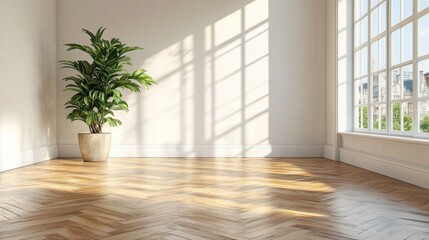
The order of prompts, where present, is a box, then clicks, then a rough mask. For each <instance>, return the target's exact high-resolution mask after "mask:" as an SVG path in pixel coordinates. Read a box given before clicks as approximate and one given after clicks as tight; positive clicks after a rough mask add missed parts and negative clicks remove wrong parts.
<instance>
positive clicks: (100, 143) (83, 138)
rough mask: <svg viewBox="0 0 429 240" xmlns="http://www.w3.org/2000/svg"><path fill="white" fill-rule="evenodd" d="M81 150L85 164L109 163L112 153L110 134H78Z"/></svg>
mask: <svg viewBox="0 0 429 240" xmlns="http://www.w3.org/2000/svg"><path fill="white" fill-rule="evenodd" d="M78 138H79V148H80V154H81V156H82V159H83V160H84V161H85V162H101V161H107V158H108V157H109V152H110V142H111V139H112V134H110V133H78Z"/></svg>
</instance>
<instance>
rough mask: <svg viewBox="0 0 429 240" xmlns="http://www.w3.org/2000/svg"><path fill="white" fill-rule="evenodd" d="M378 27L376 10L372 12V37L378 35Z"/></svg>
mask: <svg viewBox="0 0 429 240" xmlns="http://www.w3.org/2000/svg"><path fill="white" fill-rule="evenodd" d="M378 26H379V23H378V8H376V9H374V10H372V12H371V37H375V36H377V35H378Z"/></svg>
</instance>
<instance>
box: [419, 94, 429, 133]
mask: <svg viewBox="0 0 429 240" xmlns="http://www.w3.org/2000/svg"><path fill="white" fill-rule="evenodd" d="M419 117H420V124H419V125H420V126H419V127H420V132H425V133H429V100H427V101H422V102H419Z"/></svg>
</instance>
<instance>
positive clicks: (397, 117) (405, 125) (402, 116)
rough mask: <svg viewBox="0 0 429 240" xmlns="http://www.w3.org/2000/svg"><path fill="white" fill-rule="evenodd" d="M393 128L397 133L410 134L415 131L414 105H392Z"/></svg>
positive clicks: (406, 103)
mask: <svg viewBox="0 0 429 240" xmlns="http://www.w3.org/2000/svg"><path fill="white" fill-rule="evenodd" d="M392 120H393V121H392V123H393V125H392V128H393V130H395V131H405V132H409V131H411V130H412V129H413V104H412V103H408V102H405V103H402V104H401V103H394V104H392Z"/></svg>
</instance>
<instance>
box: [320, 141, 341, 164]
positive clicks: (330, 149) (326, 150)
mask: <svg viewBox="0 0 429 240" xmlns="http://www.w3.org/2000/svg"><path fill="white" fill-rule="evenodd" d="M339 155H340V151H339V149H338V147H336V146H334V145H324V146H323V157H324V158H327V159H331V160H334V161H338V160H339Z"/></svg>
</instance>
